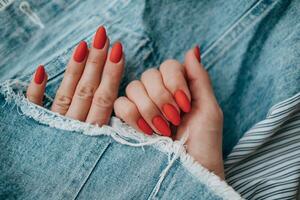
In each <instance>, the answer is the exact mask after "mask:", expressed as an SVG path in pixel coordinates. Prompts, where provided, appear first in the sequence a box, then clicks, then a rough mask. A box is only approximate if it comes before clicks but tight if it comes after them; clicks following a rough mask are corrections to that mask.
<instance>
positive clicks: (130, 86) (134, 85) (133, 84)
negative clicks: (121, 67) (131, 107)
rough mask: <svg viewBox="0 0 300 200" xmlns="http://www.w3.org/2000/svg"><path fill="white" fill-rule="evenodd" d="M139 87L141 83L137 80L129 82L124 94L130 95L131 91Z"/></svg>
mask: <svg viewBox="0 0 300 200" xmlns="http://www.w3.org/2000/svg"><path fill="white" fill-rule="evenodd" d="M141 85H142V82H141V81H139V80H134V81H131V82H130V83H129V84H128V85H127V87H126V94H128V93H130V92H131V91H133V90H135V89H136V88H138V87H141Z"/></svg>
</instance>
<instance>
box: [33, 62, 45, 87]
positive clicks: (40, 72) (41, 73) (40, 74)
mask: <svg viewBox="0 0 300 200" xmlns="http://www.w3.org/2000/svg"><path fill="white" fill-rule="evenodd" d="M44 79H45V68H44V66H43V65H40V66H39V67H38V68H37V69H36V72H35V76H34V82H35V83H36V84H41V83H42V82H43V81H44Z"/></svg>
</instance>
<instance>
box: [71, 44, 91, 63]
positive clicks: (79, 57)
mask: <svg viewBox="0 0 300 200" xmlns="http://www.w3.org/2000/svg"><path fill="white" fill-rule="evenodd" d="M87 52H88V48H87V44H86V42H85V41H81V42H80V43H79V45H78V46H77V48H76V50H75V53H74V60H75V61H76V62H82V61H84V59H85V57H86V55H87Z"/></svg>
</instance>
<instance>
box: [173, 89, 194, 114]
mask: <svg viewBox="0 0 300 200" xmlns="http://www.w3.org/2000/svg"><path fill="white" fill-rule="evenodd" d="M174 98H175V101H176V103H177V105H178V106H179V107H180V109H181V110H182V111H183V112H186V113H187V112H190V110H191V103H190V101H189V99H188V97H187V96H186V94H185V93H184V92H183V91H182V90H177V91H176V92H175V94H174Z"/></svg>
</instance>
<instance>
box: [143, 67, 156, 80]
mask: <svg viewBox="0 0 300 200" xmlns="http://www.w3.org/2000/svg"><path fill="white" fill-rule="evenodd" d="M157 75H160V72H159V71H158V70H157V69H155V68H151V69H147V70H146V71H145V72H144V73H143V74H142V76H141V79H142V80H144V79H145V78H150V77H153V76H157Z"/></svg>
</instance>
